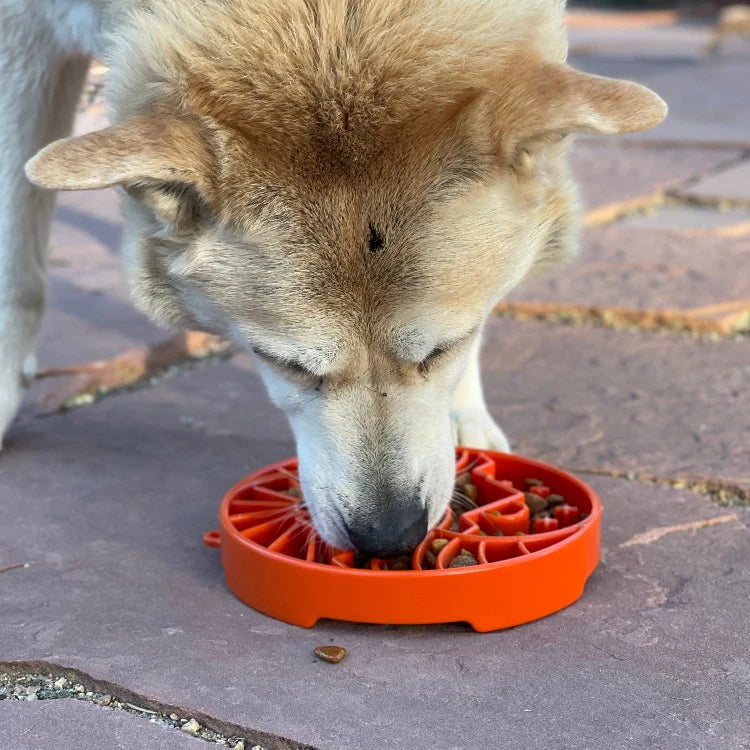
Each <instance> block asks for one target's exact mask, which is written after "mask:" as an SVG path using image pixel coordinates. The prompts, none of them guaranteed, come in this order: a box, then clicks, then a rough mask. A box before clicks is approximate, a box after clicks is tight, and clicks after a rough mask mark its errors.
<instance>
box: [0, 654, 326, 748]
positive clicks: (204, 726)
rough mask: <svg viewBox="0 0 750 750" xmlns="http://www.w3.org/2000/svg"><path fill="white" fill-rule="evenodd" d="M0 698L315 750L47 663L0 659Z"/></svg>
mask: <svg viewBox="0 0 750 750" xmlns="http://www.w3.org/2000/svg"><path fill="white" fill-rule="evenodd" d="M2 700H31V701H36V700H79V701H84V702H86V703H89V704H91V705H95V706H99V707H101V708H108V709H111V710H113V711H114V710H119V711H125V712H126V713H129V714H131V715H133V716H140V717H141V718H142V719H147V720H148V721H149V722H151V723H154V724H157V725H159V726H161V727H164V728H166V729H177V730H182V731H185V732H186V733H188V734H190V735H192V736H193V737H196V738H197V739H201V740H204V741H206V742H211V743H214V744H218V745H224V746H229V747H232V748H243V747H253V748H259V750H316V748H314V747H313V746H311V745H305V744H303V743H299V742H294V741H293V740H289V739H287V738H285V737H279V736H277V735H271V734H268V733H267V732H261V731H258V730H254V729H249V728H247V727H241V726H239V725H237V724H233V723H231V722H224V721H222V720H220V719H216V718H213V717H210V716H207V715H205V714H202V713H200V712H196V711H191V710H189V709H182V708H179V707H176V706H170V705H164V704H161V703H159V702H158V701H156V700H153V699H151V698H148V697H147V696H144V695H139V694H137V693H134V692H133V691H132V690H129V689H128V688H126V687H123V686H121V685H116V684H115V683H111V682H109V681H104V680H96V679H95V678H93V677H91V676H90V675H88V674H86V673H85V672H81V671H80V670H77V669H74V668H71V667H63V666H61V665H58V664H54V663H51V662H45V661H5V662H2V661H0V701H2ZM134 701H136V702H134ZM146 706H149V707H148V708H147V707H146Z"/></svg>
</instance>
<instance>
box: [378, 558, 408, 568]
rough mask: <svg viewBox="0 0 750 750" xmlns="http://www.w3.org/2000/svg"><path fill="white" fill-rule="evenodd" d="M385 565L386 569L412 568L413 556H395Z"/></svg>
mask: <svg viewBox="0 0 750 750" xmlns="http://www.w3.org/2000/svg"><path fill="white" fill-rule="evenodd" d="M384 567H385V569H386V570H411V558H409V557H394V558H393V559H392V560H387V561H386V563H385V565H384Z"/></svg>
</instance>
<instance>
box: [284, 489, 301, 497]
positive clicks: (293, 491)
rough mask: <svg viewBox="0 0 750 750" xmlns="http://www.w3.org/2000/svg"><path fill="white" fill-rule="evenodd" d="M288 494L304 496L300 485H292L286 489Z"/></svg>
mask: <svg viewBox="0 0 750 750" xmlns="http://www.w3.org/2000/svg"><path fill="white" fill-rule="evenodd" d="M286 494H287V495H291V496H292V497H302V493H301V492H300V491H299V487H290V488H289V489H288V490H287V491H286Z"/></svg>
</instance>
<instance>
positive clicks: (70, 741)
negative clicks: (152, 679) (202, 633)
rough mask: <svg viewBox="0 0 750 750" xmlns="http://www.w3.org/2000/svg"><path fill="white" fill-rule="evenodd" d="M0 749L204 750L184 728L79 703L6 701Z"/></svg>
mask: <svg viewBox="0 0 750 750" xmlns="http://www.w3.org/2000/svg"><path fill="white" fill-rule="evenodd" d="M0 747H2V748H4V749H5V750H43V749H44V750H46V749H47V748H61V750H62V749H63V748H65V750H103V749H104V748H106V750H204V749H205V748H206V747H210V746H209V745H207V744H206V743H205V742H202V741H201V740H199V739H196V738H195V737H190V736H189V735H187V734H185V733H184V732H180V731H179V730H176V729H172V730H165V729H163V728H161V727H158V726H156V725H154V724H151V723H149V721H148V719H146V720H144V719H142V718H140V717H137V716H132V715H130V714H127V713H124V712H122V711H112V710H109V709H106V708H100V707H98V706H91V705H88V704H85V703H82V702H80V701H76V700H56V701H49V700H48V701H33V702H30V703H29V702H26V701H9V700H6V701H2V702H0Z"/></svg>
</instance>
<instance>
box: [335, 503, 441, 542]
mask: <svg viewBox="0 0 750 750" xmlns="http://www.w3.org/2000/svg"><path fill="white" fill-rule="evenodd" d="M379 505H380V508H381V509H382V510H380V511H379V512H377V513H368V514H367V515H366V516H362V518H361V520H360V519H357V518H352V519H350V520H349V522H348V524H347V526H348V531H349V537H350V538H351V540H352V544H353V545H354V546H355V548H356V549H357V551H358V552H361V553H362V554H364V555H368V556H369V557H394V556H396V555H404V554H411V552H412V550H413V549H414V548H415V547H416V546H417V545H418V544H419V543H420V542H421V541H422V539H424V537H425V535H426V534H427V518H428V508H426V507H425V506H424V505H423V504H422V503H421V502H420V501H419V499H418V498H413V499H409V498H404V497H403V496H402V497H401V498H400V499H399V498H393V501H392V502H383V503H382V504H379Z"/></svg>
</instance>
